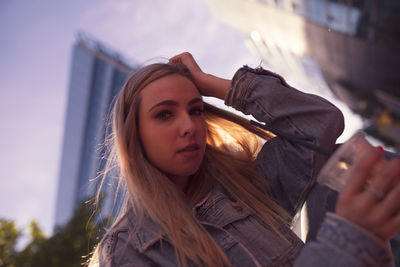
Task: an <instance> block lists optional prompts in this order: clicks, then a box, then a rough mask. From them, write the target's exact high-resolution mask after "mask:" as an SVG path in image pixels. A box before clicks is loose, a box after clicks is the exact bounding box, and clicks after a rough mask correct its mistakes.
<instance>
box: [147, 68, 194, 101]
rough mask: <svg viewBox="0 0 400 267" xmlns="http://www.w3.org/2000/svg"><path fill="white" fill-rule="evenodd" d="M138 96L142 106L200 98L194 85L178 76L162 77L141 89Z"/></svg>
mask: <svg viewBox="0 0 400 267" xmlns="http://www.w3.org/2000/svg"><path fill="white" fill-rule="evenodd" d="M140 94H141V100H142V101H141V102H142V103H143V104H144V105H151V104H155V103H157V102H159V101H165V100H174V101H179V102H180V101H190V100H192V99H193V98H196V97H197V98H198V97H201V96H200V93H199V91H198V90H197V88H196V86H195V85H194V83H193V82H192V81H191V80H189V79H188V78H186V77H184V76H182V75H179V74H172V75H168V76H164V77H162V78H160V79H157V80H155V81H153V82H151V83H150V84H148V85H147V86H145V87H144V88H143V89H142V91H141V92H140Z"/></svg>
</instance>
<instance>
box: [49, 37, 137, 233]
mask: <svg viewBox="0 0 400 267" xmlns="http://www.w3.org/2000/svg"><path fill="white" fill-rule="evenodd" d="M133 69H134V68H133V67H131V65H130V64H128V63H126V62H125V61H124V60H123V59H122V57H121V56H120V55H119V54H118V53H115V52H113V51H111V50H110V49H108V48H107V47H105V46H104V45H103V44H101V43H99V42H97V41H95V40H93V39H91V38H89V37H88V36H87V35H84V34H82V33H81V34H79V35H78V38H77V42H76V43H75V45H74V46H73V53H72V65H71V69H70V80H69V90H68V103H67V111H66V117H65V128H64V137H63V148H62V157H61V164H60V170H59V184H58V192H57V204H56V217H55V226H58V225H63V224H65V223H66V222H67V221H68V220H69V219H70V217H71V216H72V214H73V212H74V210H75V209H76V208H77V205H78V203H79V201H82V200H85V199H87V198H89V197H93V196H94V195H95V194H96V191H97V188H98V181H97V179H95V178H96V177H97V176H99V174H100V173H101V172H102V171H103V169H104V166H105V160H104V159H102V157H103V156H104V153H105V151H106V149H105V147H104V140H105V137H106V136H107V132H106V131H107V129H106V127H105V126H106V124H107V122H108V117H109V114H110V110H111V106H112V103H113V100H114V98H115V96H116V95H117V93H118V92H119V90H120V88H121V87H122V85H123V83H124V82H125V80H126V78H127V76H128V74H129V73H130V72H131V71H132V70H133ZM104 188H105V190H106V191H109V192H105V195H106V196H107V197H106V199H105V201H104V202H103V210H102V213H103V214H110V212H111V209H112V206H113V202H114V201H113V199H114V195H113V193H112V188H111V187H104Z"/></svg>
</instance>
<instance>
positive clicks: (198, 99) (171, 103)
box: [149, 97, 203, 112]
mask: <svg viewBox="0 0 400 267" xmlns="http://www.w3.org/2000/svg"><path fill="white" fill-rule="evenodd" d="M197 102H203V100H202V99H201V98H200V97H196V98H193V99H192V100H190V101H189V103H188V106H190V105H193V104H195V103H197ZM163 105H166V106H178V105H179V104H178V102H176V101H174V100H164V101H161V102H159V103H157V104H155V105H154V106H152V107H151V108H150V109H149V112H150V111H152V110H153V109H155V108H156V107H158V106H163Z"/></svg>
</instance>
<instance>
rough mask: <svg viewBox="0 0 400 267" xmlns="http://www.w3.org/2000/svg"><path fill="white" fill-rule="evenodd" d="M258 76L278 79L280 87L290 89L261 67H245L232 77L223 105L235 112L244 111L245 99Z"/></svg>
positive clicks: (274, 74) (285, 83)
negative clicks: (235, 110)
mask: <svg viewBox="0 0 400 267" xmlns="http://www.w3.org/2000/svg"><path fill="white" fill-rule="evenodd" d="M245 74H247V75H245ZM259 75H264V76H271V77H274V78H278V79H279V80H280V82H281V83H282V85H284V86H287V87H290V86H289V85H288V84H287V82H286V81H285V79H283V77H282V76H280V75H278V74H276V73H273V72H271V71H268V70H265V69H263V68H262V67H259V68H256V69H253V68H250V67H249V66H247V65H245V66H243V67H242V68H240V69H239V70H237V71H236V73H235V75H234V76H233V78H232V83H231V89H230V90H229V91H228V92H227V93H226V95H225V105H227V106H231V107H233V108H235V109H237V110H245V107H246V103H247V102H246V99H248V97H249V95H250V94H251V91H252V89H253V86H252V83H253V81H254V79H255V78H256V77H257V76H259Z"/></svg>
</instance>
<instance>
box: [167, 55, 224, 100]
mask: <svg viewBox="0 0 400 267" xmlns="http://www.w3.org/2000/svg"><path fill="white" fill-rule="evenodd" d="M169 62H170V64H176V63H182V64H184V65H186V67H187V68H188V69H189V71H190V73H191V74H192V77H193V80H194V83H195V84H196V86H197V88H198V89H199V91H200V93H201V94H202V95H204V96H212V97H217V98H219V99H222V100H224V99H225V95H226V92H227V91H228V90H229V88H230V84H231V81H230V80H226V79H222V78H219V77H216V76H213V75H211V74H207V73H205V72H203V71H202V70H201V68H200V67H199V65H198V64H197V62H196V60H195V59H194V58H193V56H192V54H190V53H189V52H184V53H182V54H179V55H176V56H174V57H172V58H171V59H170V60H169Z"/></svg>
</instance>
